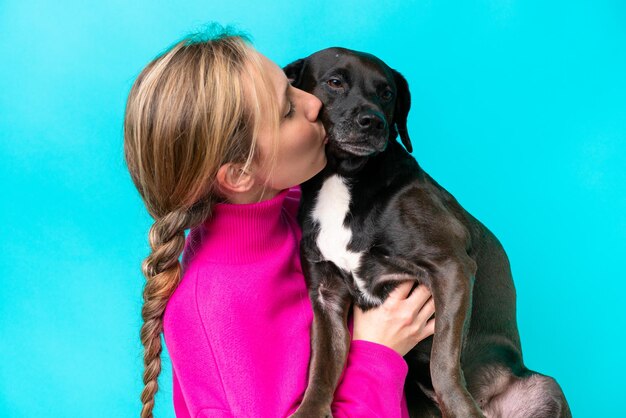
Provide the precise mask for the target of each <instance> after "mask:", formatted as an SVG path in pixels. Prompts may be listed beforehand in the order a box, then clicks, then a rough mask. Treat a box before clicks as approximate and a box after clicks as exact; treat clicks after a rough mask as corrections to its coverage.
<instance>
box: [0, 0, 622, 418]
mask: <svg viewBox="0 0 626 418" xmlns="http://www.w3.org/2000/svg"><path fill="white" fill-rule="evenodd" d="M383 3H386V2H380V1H372V0H358V1H348V2H343V3H342V2H335V1H326V0H322V1H317V2H302V3H294V2H293V1H286V0H280V1H273V2H272V3H271V4H269V3H268V4H263V5H262V4H259V2H257V1H252V0H250V1H208V2H203V1H187V2H185V3H180V4H174V3H172V2H165V1H147V0H136V1H134V2H128V1H124V2H122V1H119V0H116V1H107V2H82V1H58V2H49V1H41V2H35V1H24V0H20V1H16V0H4V1H0V28H2V36H1V37H0V57H1V58H0V60H1V64H0V196H1V206H0V217H1V218H2V222H0V237H1V240H0V245H1V246H2V248H1V251H0V272H1V276H0V277H1V278H0V280H1V285H0V292H1V299H0V335H1V336H2V341H3V342H2V344H0V416H1V417H33V416H47V417H69V416H72V417H114V416H115V417H126V416H137V415H138V413H139V409H140V403H139V400H138V398H139V393H140V392H141V389H142V383H141V373H142V370H143V369H142V354H141V345H140V343H139V328H140V325H141V322H140V309H141V290H142V286H143V282H144V279H143V276H142V275H141V271H140V264H141V261H142V260H143V258H144V257H145V256H146V255H147V254H148V244H147V232H148V228H149V226H150V224H151V219H150V218H149V216H148V215H147V213H146V211H145V209H144V207H143V205H142V202H141V200H140V199H139V196H138V194H137V192H136V190H135V189H134V187H133V185H132V183H131V181H130V178H129V176H128V174H127V172H126V169H125V165H124V161H123V153H122V117H123V111H124V105H125V99H126V96H127V94H128V90H129V89H130V86H131V84H132V82H133V80H134V78H135V77H136V76H137V74H138V73H139V71H140V70H141V68H142V67H143V66H144V65H145V64H147V62H148V61H149V60H150V59H152V58H153V57H154V56H155V55H157V54H158V53H160V52H161V51H162V50H163V49H164V48H165V47H166V46H168V45H170V44H171V43H172V42H174V41H175V40H177V39H178V38H180V37H181V36H183V35H184V34H186V33H187V32H188V31H190V30H194V29H196V28H198V27H199V26H201V25H202V24H204V23H206V22H208V21H211V20H216V21H218V22H220V23H223V24H228V23H234V24H238V25H239V27H240V28H241V29H244V30H246V31H248V32H250V33H251V34H252V36H253V38H254V44H255V46H256V47H257V49H259V50H260V51H261V52H263V53H264V54H266V55H267V56H268V57H270V58H271V59H273V60H274V61H275V62H277V63H278V64H279V65H285V64H287V63H289V62H291V61H292V60H295V59H297V58H300V57H303V56H306V55H308V54H310V53H312V52H314V51H316V50H319V49H322V48H326V47H329V46H343V47H347V48H352V49H356V50H362V51H367V52H370V53H373V54H375V55H378V56H379V57H381V58H382V59H383V60H385V61H386V62H387V63H388V64H389V65H390V66H392V67H394V68H396V69H397V70H399V71H400V72H402V73H403V74H404V75H405V76H406V78H407V80H408V81H409V83H410V86H411V91H412V96H413V107H412V109H411V113H410V117H409V129H410V133H411V137H412V139H413V143H414V149H415V151H414V153H413V154H414V155H415V156H416V157H417V159H418V160H419V161H420V163H421V164H422V166H423V167H424V168H425V169H426V170H427V171H428V172H429V173H430V174H431V175H432V176H433V177H434V178H435V179H436V180H438V181H439V182H440V183H441V184H442V185H443V186H444V187H446V188H448V190H449V191H451V192H452V193H453V194H454V195H455V196H456V197H457V198H458V200H459V201H460V202H461V204H463V205H464V206H465V208H466V209H468V210H469V211H470V212H471V213H473V214H474V215H475V216H476V217H478V218H479V219H480V220H482V221H483V222H484V223H485V224H486V225H488V226H489V227H490V228H491V229H492V231H493V232H494V233H495V234H496V235H497V236H498V237H499V238H500V240H501V241H502V243H503V244H504V246H505V248H506V250H507V252H508V254H509V257H510V259H511V264H512V269H513V274H514V278H515V280H516V285H517V290H518V315H519V327H520V333H521V337H522V343H523V347H524V355H525V360H526V363H527V365H528V366H529V367H531V368H533V369H536V370H539V371H541V372H544V373H546V374H549V375H552V376H554V377H556V379H557V380H558V381H559V382H560V383H561V385H562V387H563V389H564V391H565V393H566V395H567V397H568V399H569V402H570V404H571V408H572V411H573V413H574V416H575V417H601V416H602V417H608V416H610V417H616V416H624V412H623V409H622V407H621V406H620V403H619V402H618V399H622V398H623V389H624V383H623V381H622V376H623V375H624V373H625V371H626V368H625V360H624V355H623V352H624V343H625V337H624V332H623V326H624V323H625V319H626V308H625V303H624V301H623V299H624V294H625V291H626V284H625V282H626V280H625V279H626V277H625V272H624V267H623V263H624V256H625V255H626V251H625V241H626V219H625V215H624V214H625V213H626V187H625V185H626V170H625V168H624V167H625V166H626V122H625V121H626V6H625V3H624V2H623V1H621V0H615V1H610V0H587V1H581V0H569V1H550V2H547V1H544V0H527V1H521V0H519V1H517V0H471V1H450V0H448V1H445V0H440V1H430V0H424V1H412V2H409V1H402V2H400V1H397V2H393V3H390V4H383ZM164 360H165V361H164V372H163V373H162V375H161V380H160V383H161V389H160V392H159V394H158V396H157V400H156V403H157V406H156V415H157V416H158V417H172V416H173V408H172V400H171V372H170V367H171V366H170V363H169V361H168V360H167V357H166V356H165V355H164Z"/></svg>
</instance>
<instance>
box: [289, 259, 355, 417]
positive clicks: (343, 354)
mask: <svg viewBox="0 0 626 418" xmlns="http://www.w3.org/2000/svg"><path fill="white" fill-rule="evenodd" d="M303 269H304V273H305V275H306V276H307V279H308V282H309V285H310V289H309V296H310V298H311V302H312V305H313V326H312V330H311V360H310V363H309V382H308V386H307V389H306V391H305V392H304V398H303V400H302V403H301V404H300V406H299V407H298V409H297V410H296V412H295V413H294V414H293V415H292V418H293V417H296V418H318V417H323V418H331V417H332V414H331V409H330V406H331V403H332V401H333V396H334V394H335V389H336V387H337V384H338V383H339V378H340V377H341V373H342V371H343V367H344V365H345V363H346V359H347V356H348V349H349V347H350V333H349V331H348V328H347V317H348V310H349V308H350V302H351V298H350V293H349V291H348V289H347V287H346V285H345V284H344V282H343V280H342V278H341V275H340V272H339V271H338V269H337V267H336V266H335V265H333V264H332V263H330V262H328V261H322V262H317V263H313V264H310V263H307V262H306V261H303Z"/></svg>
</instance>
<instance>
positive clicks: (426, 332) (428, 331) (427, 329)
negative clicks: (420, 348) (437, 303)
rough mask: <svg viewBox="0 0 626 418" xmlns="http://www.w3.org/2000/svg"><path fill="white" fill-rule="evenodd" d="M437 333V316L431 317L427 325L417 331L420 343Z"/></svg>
mask: <svg viewBox="0 0 626 418" xmlns="http://www.w3.org/2000/svg"><path fill="white" fill-rule="evenodd" d="M434 333H435V318H432V319H430V320H429V321H428V322H427V323H426V325H425V326H424V327H422V328H420V330H419V331H418V332H417V338H418V343H419V342H420V341H422V340H424V339H426V338H428V337H430V336H431V335H433V334H434Z"/></svg>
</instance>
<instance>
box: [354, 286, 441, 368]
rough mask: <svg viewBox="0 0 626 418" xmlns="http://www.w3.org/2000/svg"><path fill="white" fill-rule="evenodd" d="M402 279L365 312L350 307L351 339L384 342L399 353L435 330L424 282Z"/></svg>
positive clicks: (429, 298) (403, 353) (430, 298)
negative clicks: (378, 302) (378, 304)
mask: <svg viewBox="0 0 626 418" xmlns="http://www.w3.org/2000/svg"><path fill="white" fill-rule="evenodd" d="M413 284H414V282H410V281H407V282H403V283H401V284H400V285H399V286H398V287H396V288H395V289H394V290H393V291H392V292H391V293H390V294H389V296H388V297H387V299H386V300H385V303H383V304H382V305H380V306H377V307H376V308H372V309H370V310H368V311H367V312H363V311H362V310H361V309H360V308H359V307H358V306H356V305H354V308H353V312H352V315H353V328H352V340H365V341H371V342H374V343H378V344H382V345H385V346H387V347H389V348H391V349H393V350H395V351H396V352H397V353H398V354H400V355H401V356H404V355H405V354H406V353H408V352H409V351H410V350H411V349H412V348H413V347H415V345H416V344H417V343H419V342H420V341H422V340H423V339H424V338H426V337H429V336H431V335H433V333H434V332H435V318H432V319H430V318H431V316H432V315H433V313H434V312H435V302H434V300H433V298H432V295H431V293H430V291H429V290H428V289H427V288H426V286H424V285H419V286H417V287H416V288H415V290H414V291H413V293H411V295H410V296H409V297H407V295H408V294H409V292H410V291H411V288H412V287H413Z"/></svg>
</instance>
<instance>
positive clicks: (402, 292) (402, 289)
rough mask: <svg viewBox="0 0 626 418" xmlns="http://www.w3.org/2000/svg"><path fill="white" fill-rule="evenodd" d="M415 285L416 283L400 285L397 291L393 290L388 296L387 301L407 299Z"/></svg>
mask: <svg viewBox="0 0 626 418" xmlns="http://www.w3.org/2000/svg"><path fill="white" fill-rule="evenodd" d="M414 283H415V282H402V283H400V284H399V285H398V286H397V287H396V288H395V289H393V290H392V291H391V292H390V293H389V296H387V299H394V300H403V299H406V297H407V295H408V294H409V292H410V291H411V289H412V288H413V284H414Z"/></svg>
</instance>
